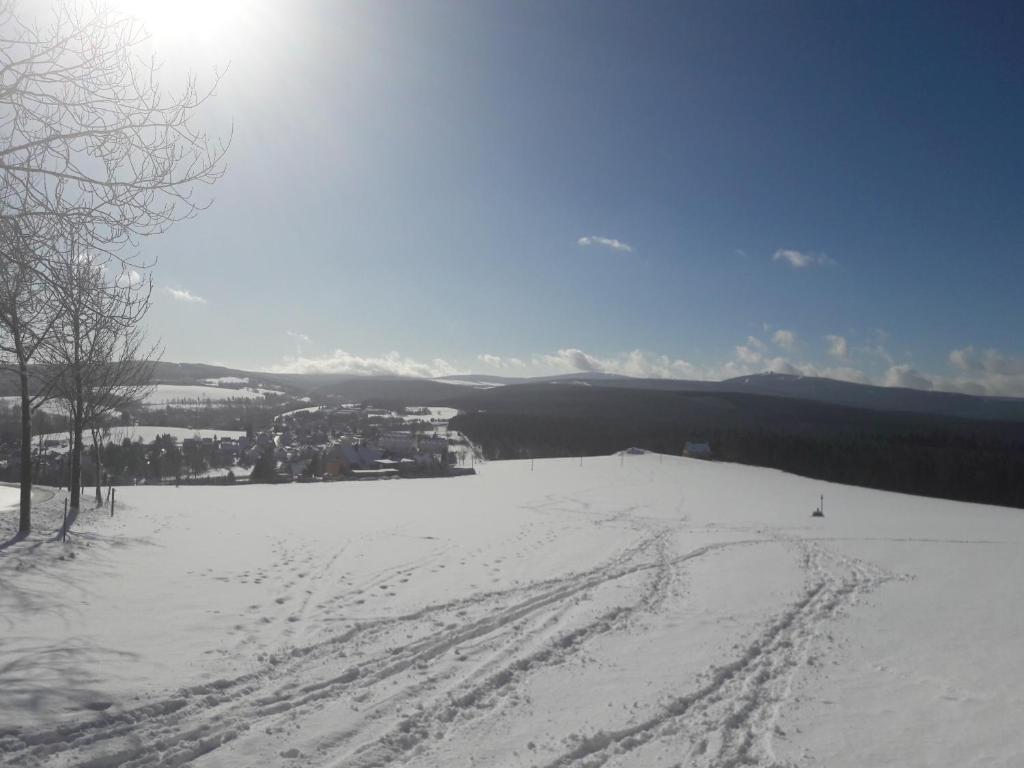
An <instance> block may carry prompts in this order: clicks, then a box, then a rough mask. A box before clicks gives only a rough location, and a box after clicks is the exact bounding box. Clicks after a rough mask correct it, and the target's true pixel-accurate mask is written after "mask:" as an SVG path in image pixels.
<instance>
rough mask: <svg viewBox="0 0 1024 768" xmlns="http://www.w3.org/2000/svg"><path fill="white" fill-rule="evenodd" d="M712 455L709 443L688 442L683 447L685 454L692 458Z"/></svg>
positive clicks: (703, 457)
mask: <svg viewBox="0 0 1024 768" xmlns="http://www.w3.org/2000/svg"><path fill="white" fill-rule="evenodd" d="M711 455H712V454H711V446H710V445H709V444H708V443H687V444H686V445H685V447H684V448H683V456H686V457H688V458H691V459H710V458H711Z"/></svg>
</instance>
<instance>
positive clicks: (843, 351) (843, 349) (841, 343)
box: [825, 333, 850, 360]
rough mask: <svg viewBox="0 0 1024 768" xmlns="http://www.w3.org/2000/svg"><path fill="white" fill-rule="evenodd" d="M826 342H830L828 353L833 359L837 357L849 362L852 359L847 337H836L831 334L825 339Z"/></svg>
mask: <svg viewBox="0 0 1024 768" xmlns="http://www.w3.org/2000/svg"><path fill="white" fill-rule="evenodd" d="M825 341H827V342H828V353H829V354H830V355H832V357H837V358H839V359H840V360H847V359H849V357H850V347H849V345H848V344H847V343H846V337H845V336H836V335H834V334H831V333H830V334H829V335H828V336H826V337H825Z"/></svg>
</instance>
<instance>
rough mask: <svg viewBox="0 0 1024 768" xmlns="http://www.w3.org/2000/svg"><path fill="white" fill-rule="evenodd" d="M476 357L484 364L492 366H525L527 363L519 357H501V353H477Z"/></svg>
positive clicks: (505, 367) (504, 367)
mask: <svg viewBox="0 0 1024 768" xmlns="http://www.w3.org/2000/svg"><path fill="white" fill-rule="evenodd" d="M476 359H477V360H479V361H480V362H481V363H483V364H484V365H489V366H490V367H491V368H502V369H507V368H524V367H525V366H526V363H524V362H523V361H522V360H520V359H519V358H518V357H501V356H500V355H489V354H486V353H485V354H483V355H477V356H476Z"/></svg>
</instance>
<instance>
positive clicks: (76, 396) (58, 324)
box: [45, 248, 158, 511]
mask: <svg viewBox="0 0 1024 768" xmlns="http://www.w3.org/2000/svg"><path fill="white" fill-rule="evenodd" d="M50 276H51V281H52V288H53V294H52V295H53V297H54V299H55V301H56V302H57V303H58V306H59V311H58V313H57V317H56V320H55V321H54V323H53V327H52V330H51V332H50V334H49V337H48V339H47V342H46V345H45V357H46V370H47V371H49V372H50V373H51V375H52V376H53V379H52V383H51V385H52V387H53V390H54V392H55V393H56V394H57V396H58V397H59V398H60V399H61V401H62V402H63V404H64V407H65V409H66V410H67V413H68V416H69V421H70V425H69V429H70V434H71V471H70V479H69V483H70V491H71V502H70V506H71V509H72V510H75V511H77V510H78V509H79V506H80V500H81V499H80V494H81V485H82V453H83V442H82V438H83V434H84V432H85V430H86V429H90V428H91V427H93V426H99V425H100V424H101V422H102V419H103V418H104V417H105V416H106V415H108V414H110V413H111V412H114V411H118V410H121V409H123V408H124V407H125V406H126V405H128V404H129V403H131V402H135V401H137V400H139V399H140V398H141V397H142V396H144V395H145V394H146V393H147V392H148V390H149V387H150V377H151V375H152V370H153V365H154V363H155V362H156V359H157V358H158V351H157V348H156V347H155V346H147V345H146V343H145V340H144V334H143V331H142V327H141V325H140V324H141V322H142V320H143V319H144V318H145V316H146V313H147V312H148V311H149V306H150V297H151V294H152V283H151V282H150V281H147V280H143V279H141V277H140V276H139V275H138V273H137V272H135V271H133V270H132V271H127V270H126V271H121V272H120V273H117V274H116V275H114V276H111V274H110V271H109V269H108V268H107V266H105V265H104V264H103V263H102V259H101V260H100V262H99V263H97V260H94V259H92V258H90V257H89V256H86V255H82V254H80V253H78V252H77V250H76V249H74V248H72V249H71V250H69V251H68V252H67V253H66V254H65V255H64V257H63V258H60V259H57V258H55V259H53V260H52V261H51V265H50ZM97 459H98V454H97ZM97 471H99V467H98V466H97ZM97 496H99V490H98V489H97Z"/></svg>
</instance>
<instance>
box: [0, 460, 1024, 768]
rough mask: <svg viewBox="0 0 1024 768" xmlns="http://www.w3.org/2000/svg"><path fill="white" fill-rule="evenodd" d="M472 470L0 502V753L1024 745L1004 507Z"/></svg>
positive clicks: (748, 476) (891, 749)
mask: <svg viewBox="0 0 1024 768" xmlns="http://www.w3.org/2000/svg"><path fill="white" fill-rule="evenodd" d="M478 468H479V469H480V474H479V475H478V476H476V477H468V478H457V479H451V480H437V479H432V480H420V481H413V480H408V481H405V480H403V481H397V482H388V483H333V484H308V485H287V486H263V487H256V486H253V487H238V488H229V487H191V488H186V487H182V488H171V487H159V488H144V487H139V488H123V489H119V490H118V502H119V506H118V509H117V510H116V513H115V516H114V517H113V518H111V517H109V516H108V513H106V512H98V511H97V512H94V511H88V512H83V514H82V516H81V517H80V518H79V520H78V521H77V522H76V524H75V532H74V533H73V534H72V536H71V537H70V539H69V542H68V543H67V544H60V543H57V542H54V541H52V538H53V536H52V533H53V529H54V527H55V526H56V523H57V516H58V514H59V511H60V510H61V509H62V504H63V497H62V496H61V495H60V494H56V495H54V496H53V498H52V499H50V500H49V501H48V502H44V503H43V504H42V507H43V509H44V512H43V513H42V517H44V518H45V524H41V525H40V532H39V533H37V534H34V535H33V536H32V537H30V538H29V539H27V540H25V541H16V542H13V543H10V544H6V545H5V544H3V542H4V541H6V540H7V539H8V538H9V536H10V535H11V532H12V531H13V526H14V524H15V513H14V510H11V511H9V512H4V513H2V514H0V518H2V520H3V528H2V529H0V692H2V695H0V763H2V764H5V765H7V764H10V765H26V766H32V765H53V766H81V765H88V766H94V767H98V766H114V765H127V766H148V765H166V766H178V765H182V764H185V763H188V764H190V765H196V766H252V765H260V766H276V765H288V766H339V767H340V766H373V765H396V764H401V765H410V766H470V765H477V766H498V765H501V766H550V767H554V766H580V767H582V766H645V767H646V766H661V767H664V768H668V767H669V766H676V765H680V766H741V765H759V766H789V765H795V766H830V768H836V767H840V768H841V767H843V766H849V767H851V768H852V767H854V766H856V768H863V767H864V766H957V767H958V768H960V767H963V766H1005V767H1007V768H1008V767H1009V766H1020V765H1022V764H1024V734H1022V732H1021V730H1020V727H1019V725H1020V718H1021V713H1022V712H1024V692H1022V688H1021V686H1020V680H1022V679H1024V652H1021V650H1020V639H1021V637H1024V607H1022V606H1024V557H1022V555H1024V552H1022V545H1024V512H1022V511H1020V510H1012V509H1004V508H997V507H985V506H980V505H971V504H959V503H954V502H947V501H938V500H932V499H923V498H917V497H911V496H901V495H897V494H889V493H882V492H877V491H870V490H865V489H859V488H849V487H843V486H835V485H829V484H826V483H821V482H816V481H811V480H806V479H803V478H798V477H793V476H790V475H785V474H783V473H780V472H775V471H771V470H763V469H757V468H750V467H741V466H736V465H728V464H717V463H705V462H699V461H694V460H686V459H680V458H672V457H659V456H656V455H640V456H625V457H622V458H621V459H620V457H618V456H615V457H607V458H599V459H586V460H584V462H583V466H579V461H578V460H564V461H563V460H550V461H537V462H536V463H535V465H534V469H533V470H532V471H531V463H530V462H528V461H527V462H501V463H490V464H484V465H482V466H480V467H478ZM819 493H824V494H825V511H826V514H827V517H825V518H824V519H812V518H811V517H810V514H809V513H810V511H811V509H812V508H813V507H814V506H816V505H817V502H818V494H819ZM15 501H16V496H15V495H12V493H11V492H10V491H8V490H6V489H0V504H4V503H8V504H13V503H14V502H15Z"/></svg>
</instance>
